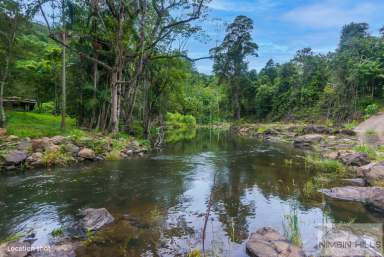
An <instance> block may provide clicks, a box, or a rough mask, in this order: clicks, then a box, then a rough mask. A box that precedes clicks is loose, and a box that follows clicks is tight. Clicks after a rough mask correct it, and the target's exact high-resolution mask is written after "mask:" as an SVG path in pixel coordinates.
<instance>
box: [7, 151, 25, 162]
mask: <svg viewBox="0 0 384 257" xmlns="http://www.w3.org/2000/svg"><path fill="white" fill-rule="evenodd" d="M4 159H5V162H6V163H7V164H9V165H18V164H20V163H21V162H23V161H24V160H25V159H27V154H26V153H25V152H23V151H19V150H14V151H11V152H9V153H8V154H6V155H5V156H4Z"/></svg>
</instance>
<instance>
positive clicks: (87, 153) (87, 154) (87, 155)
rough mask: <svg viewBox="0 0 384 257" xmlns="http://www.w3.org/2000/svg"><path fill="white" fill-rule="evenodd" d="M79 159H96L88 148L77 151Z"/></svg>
mask: <svg viewBox="0 0 384 257" xmlns="http://www.w3.org/2000/svg"><path fill="white" fill-rule="evenodd" d="M78 155H79V157H81V158H84V159H87V160H94V159H95V158H96V155H95V152H94V151H93V150H92V149H89V148H83V149H81V150H80V151H79V154H78Z"/></svg>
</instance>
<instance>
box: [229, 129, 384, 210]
mask: <svg viewBox="0 0 384 257" xmlns="http://www.w3.org/2000/svg"><path fill="white" fill-rule="evenodd" d="M231 131H232V132H233V133H235V134H237V135H240V136H248V137H256V138H260V139H263V140H268V141H277V142H286V143H288V144H293V145H294V146H295V147H296V148H300V149H302V150H303V151H305V152H306V153H307V154H309V155H312V154H316V155H317V156H318V158H319V159H321V160H327V159H331V160H336V161H338V162H340V163H342V164H343V165H345V167H346V169H347V172H346V174H345V178H344V181H345V182H347V183H350V184H351V185H350V186H348V187H338V188H332V189H322V190H320V192H322V193H324V194H325V195H326V196H328V197H331V198H336V199H341V200H350V201H359V202H362V203H365V204H367V205H369V206H371V207H372V206H373V207H374V209H375V210H376V211H384V203H383V201H382V199H384V190H383V186H384V162H383V161H381V159H383V157H384V156H382V153H381V152H377V153H375V155H377V156H376V158H374V159H373V158H371V157H370V156H369V155H368V154H367V153H365V152H363V151H359V146H362V145H361V141H360V140H359V138H358V136H357V135H356V133H355V132H354V131H353V130H349V129H340V128H329V127H326V126H322V125H306V124H270V125H257V124H248V125H239V126H232V127H231Z"/></svg>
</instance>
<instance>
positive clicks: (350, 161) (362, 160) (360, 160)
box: [339, 153, 371, 167]
mask: <svg viewBox="0 0 384 257" xmlns="http://www.w3.org/2000/svg"><path fill="white" fill-rule="evenodd" d="M339 159H340V160H341V162H343V163H344V164H345V165H350V166H358V167H360V166H364V165H367V164H369V163H370V162H371V161H370V160H369V158H368V155H367V154H365V153H345V154H341V155H340V156H339Z"/></svg>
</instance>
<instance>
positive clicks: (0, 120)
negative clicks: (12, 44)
mask: <svg viewBox="0 0 384 257" xmlns="http://www.w3.org/2000/svg"><path fill="white" fill-rule="evenodd" d="M9 59H10V56H9V54H8V55H7V57H6V58H5V67H4V73H3V77H2V78H1V82H0V128H4V127H5V122H6V117H5V111H4V101H3V99H4V86H5V82H6V81H7V78H8V72H9V61H10V60H9Z"/></svg>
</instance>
